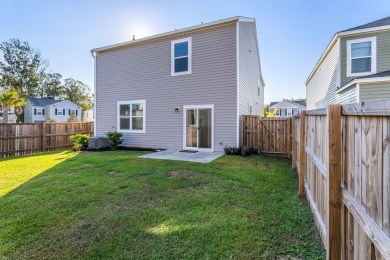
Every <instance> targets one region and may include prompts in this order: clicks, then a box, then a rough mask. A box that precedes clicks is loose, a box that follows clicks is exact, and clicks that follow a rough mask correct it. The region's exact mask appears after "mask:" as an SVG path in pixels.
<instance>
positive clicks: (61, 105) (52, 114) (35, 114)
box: [24, 98, 82, 123]
mask: <svg viewBox="0 0 390 260" xmlns="http://www.w3.org/2000/svg"><path fill="white" fill-rule="evenodd" d="M81 112H82V109H81V107H79V106H77V105H76V104H75V103H73V102H70V101H68V100H54V99H51V98H28V99H27V102H26V105H25V106H24V122H25V123H35V122H45V121H46V120H47V119H49V118H54V119H56V120H57V122H60V123H61V122H67V121H68V118H69V116H70V115H71V114H72V113H75V115H76V116H77V120H78V121H79V122H81Z"/></svg>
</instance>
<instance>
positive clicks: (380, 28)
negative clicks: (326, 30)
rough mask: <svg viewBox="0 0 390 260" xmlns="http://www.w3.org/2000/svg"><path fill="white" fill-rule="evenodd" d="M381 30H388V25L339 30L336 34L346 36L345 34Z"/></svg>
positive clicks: (389, 28)
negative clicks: (345, 30)
mask: <svg viewBox="0 0 390 260" xmlns="http://www.w3.org/2000/svg"><path fill="white" fill-rule="evenodd" d="M383 30H390V25H384V26H378V27H371V28H365V29H358V30H353V31H347V32H339V33H337V35H338V36H347V35H353V34H361V33H370V32H376V31H383Z"/></svg>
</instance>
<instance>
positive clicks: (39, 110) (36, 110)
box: [34, 108, 45, 116]
mask: <svg viewBox="0 0 390 260" xmlns="http://www.w3.org/2000/svg"><path fill="white" fill-rule="evenodd" d="M44 114H45V112H44V110H43V109H42V108H34V115H36V116H42V115H44Z"/></svg>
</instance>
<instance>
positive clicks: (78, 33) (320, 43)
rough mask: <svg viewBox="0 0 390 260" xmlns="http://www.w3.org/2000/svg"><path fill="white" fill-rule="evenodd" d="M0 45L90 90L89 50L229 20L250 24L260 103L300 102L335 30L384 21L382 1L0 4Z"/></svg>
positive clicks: (388, 9)
mask: <svg viewBox="0 0 390 260" xmlns="http://www.w3.org/2000/svg"><path fill="white" fill-rule="evenodd" d="M0 6H1V15H0V42H3V41H7V40H9V39H11V38H18V39H20V40H22V41H28V42H29V44H30V46H32V47H33V48H35V49H38V50H39V51H40V52H41V53H42V56H43V57H44V58H45V59H47V60H48V61H49V62H50V68H51V69H52V71H53V72H58V73H61V74H62V75H63V76H64V77H73V78H75V79H79V80H81V81H83V82H84V83H87V84H88V85H89V86H90V87H91V88H93V58H92V56H91V54H90V50H91V49H93V48H96V47H101V46H105V45H109V44H115V43H119V42H123V41H128V40H131V38H132V35H133V34H135V35H136V37H137V38H141V37H145V36H149V35H153V34H158V33H163V32H167V31H171V30H174V29H179V28H184V27H188V26H192V25H197V24H200V23H201V22H202V21H203V22H210V21H215V20H219V19H222V18H228V17H232V16H236V15H242V16H248V17H253V18H255V19H256V22H257V29H258V39H259V47H260V57H261V65H262V71H263V77H264V79H265V82H266V89H265V102H266V103H269V102H271V101H277V100H281V99H283V98H292V97H294V98H300V97H305V95H306V91H305V80H306V78H307V77H308V75H309V73H310V72H311V70H312V69H313V67H314V65H315V64H316V62H317V60H318V59H319V57H320V56H321V54H322V52H323V51H324V50H325V48H326V46H327V44H328V43H329V41H330V40H331V38H332V37H333V35H334V33H335V32H337V31H341V30H343V29H348V28H350V27H354V26H358V25H361V24H364V23H367V22H371V21H374V20H377V19H381V18H384V17H387V16H390V1H389V0H370V1H367V0H365V1H362V0H348V1H347V0H338V1H334V0H328V1H309V0H306V1H304V0H284V1H281V0H280V1H279V0H257V1H256V0H253V1H245V0H240V1H226V0H225V1H213V0H207V1H203V0H196V1H173V0H172V1H171V0H161V1H149V0H142V1H132V0H127V1H119V0H118V1H116V0H111V1H110V0H95V1H92V0H91V1H83V0H77V1H76V0H62V1H59V0H49V1H46V0H45V1H43V0H42V1H38V0H37V1H35V0H34V1H31V0H25V1H18V0H0Z"/></svg>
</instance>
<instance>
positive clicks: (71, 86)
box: [63, 78, 93, 111]
mask: <svg viewBox="0 0 390 260" xmlns="http://www.w3.org/2000/svg"><path fill="white" fill-rule="evenodd" d="M63 91H64V92H63V99H66V100H69V101H71V102H73V103H75V104H76V105H78V106H80V107H81V108H82V109H83V111H84V110H87V109H90V108H91V107H93V102H92V100H93V97H92V95H91V89H90V88H89V87H88V85H87V84H84V83H83V82H81V81H79V80H75V79H73V78H67V79H65V84H64V86H63Z"/></svg>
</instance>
